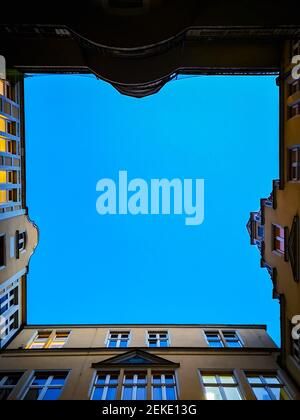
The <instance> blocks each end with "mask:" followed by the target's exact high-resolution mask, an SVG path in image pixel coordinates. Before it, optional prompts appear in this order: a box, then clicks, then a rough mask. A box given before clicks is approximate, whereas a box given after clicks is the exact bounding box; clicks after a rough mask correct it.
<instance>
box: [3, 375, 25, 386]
mask: <svg viewBox="0 0 300 420" xmlns="http://www.w3.org/2000/svg"><path fill="white" fill-rule="evenodd" d="M20 377H21V375H9V377H8V378H7V379H6V381H5V384H4V385H10V386H15V385H17V383H18V382H19V380H20Z"/></svg>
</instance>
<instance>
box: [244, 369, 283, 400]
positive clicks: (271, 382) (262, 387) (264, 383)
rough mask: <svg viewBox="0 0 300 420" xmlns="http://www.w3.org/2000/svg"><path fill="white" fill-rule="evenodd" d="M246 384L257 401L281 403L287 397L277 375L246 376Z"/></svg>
mask: <svg viewBox="0 0 300 420" xmlns="http://www.w3.org/2000/svg"><path fill="white" fill-rule="evenodd" d="M247 378H248V382H249V383H250V385H251V387H252V391H253V393H254V395H255V397H256V399H257V400H260V401H272V400H273V401H274V400H275V401H276V400H277V401H281V400H288V399H289V397H288V395H287V392H286V390H285V386H284V384H283V383H282V382H281V380H280V379H279V378H278V377H277V375H276V374H275V375H259V374H258V375H255V374H253V375H247Z"/></svg>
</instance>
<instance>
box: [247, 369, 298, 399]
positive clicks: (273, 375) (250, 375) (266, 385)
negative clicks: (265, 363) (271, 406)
mask: <svg viewBox="0 0 300 420" xmlns="http://www.w3.org/2000/svg"><path fill="white" fill-rule="evenodd" d="M253 377H255V378H256V377H257V378H260V380H261V383H260V384H254V383H253V384H252V383H251V382H250V381H249V379H250V378H253ZM246 378H247V381H248V383H249V385H250V388H251V391H252V394H253V396H254V398H255V399H256V400H258V398H257V397H256V395H255V392H254V389H253V388H262V389H265V390H266V391H267V393H268V395H269V397H270V399H271V401H277V398H276V396H275V394H274V393H273V391H272V389H283V390H284V392H285V393H286V395H287V397H288V399H290V394H289V391H288V389H287V387H286V384H285V383H284V382H283V380H282V379H281V378H280V377H279V375H278V373H274V372H270V373H266V372H265V373H256V372H247V373H246ZM266 378H274V379H277V380H278V382H279V384H278V385H276V384H269V383H268V382H267V381H266Z"/></svg>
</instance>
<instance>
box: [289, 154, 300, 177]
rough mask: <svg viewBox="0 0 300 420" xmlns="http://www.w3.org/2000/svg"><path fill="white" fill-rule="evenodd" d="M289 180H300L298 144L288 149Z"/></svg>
mask: <svg viewBox="0 0 300 420" xmlns="http://www.w3.org/2000/svg"><path fill="white" fill-rule="evenodd" d="M289 181H300V146H297V147H294V148H292V149H290V150H289Z"/></svg>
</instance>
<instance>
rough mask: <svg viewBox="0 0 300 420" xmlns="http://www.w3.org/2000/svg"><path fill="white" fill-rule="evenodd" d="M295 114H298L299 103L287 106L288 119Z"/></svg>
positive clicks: (299, 111)
mask: <svg viewBox="0 0 300 420" xmlns="http://www.w3.org/2000/svg"><path fill="white" fill-rule="evenodd" d="M297 115H300V104H296V105H293V106H290V107H289V119H291V118H294V117H297Z"/></svg>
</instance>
